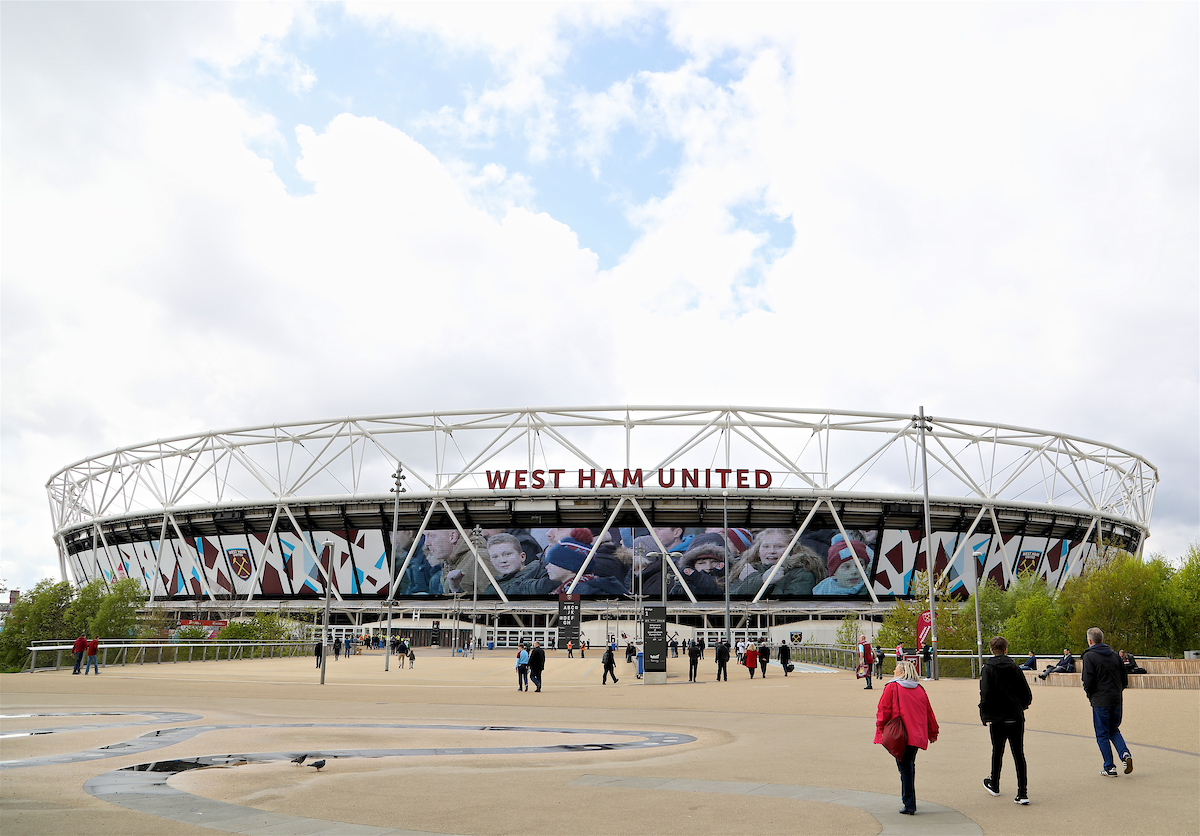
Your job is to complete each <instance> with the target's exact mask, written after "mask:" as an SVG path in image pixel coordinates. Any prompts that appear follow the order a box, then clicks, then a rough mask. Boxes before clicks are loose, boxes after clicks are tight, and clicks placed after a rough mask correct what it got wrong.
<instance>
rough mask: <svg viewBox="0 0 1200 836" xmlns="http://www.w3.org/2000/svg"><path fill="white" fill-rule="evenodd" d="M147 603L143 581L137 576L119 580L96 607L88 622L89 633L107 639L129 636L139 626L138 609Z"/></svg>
mask: <svg viewBox="0 0 1200 836" xmlns="http://www.w3.org/2000/svg"><path fill="white" fill-rule="evenodd" d="M89 586H90V584H89ZM145 603H146V595H145V594H144V593H143V592H142V583H141V581H139V580H138V579H136V578H125V579H124V580H119V581H117V582H116V583H115V584H113V586H112V591H111V592H109V593H108V594H107V595H105V596H104V598H103V599H102V600H101V601H100V606H99V607H97V608H96V613H95V615H93V616H92V620H91V621H90V622H89V624H88V635H91V636H101V637H103V638H106V639H127V638H129V637H130V636H132V635H133V633H134V630H135V629H136V628H137V623H138V615H137V614H138V610H139V609H141V607H142V605H143V604H145Z"/></svg>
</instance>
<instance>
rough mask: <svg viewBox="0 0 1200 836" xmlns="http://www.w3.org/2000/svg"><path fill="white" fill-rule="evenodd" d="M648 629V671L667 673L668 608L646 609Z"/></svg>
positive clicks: (646, 651) (644, 651)
mask: <svg viewBox="0 0 1200 836" xmlns="http://www.w3.org/2000/svg"><path fill="white" fill-rule="evenodd" d="M644 624H645V627H646V634H645V635H646V645H645V647H644V648H643V651H642V652H643V653H644V654H645V659H644V661H645V664H646V671H647V672H649V673H666V671H667V608H666V607H663V606H657V607H646V615H645V621H644Z"/></svg>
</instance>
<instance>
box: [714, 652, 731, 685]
mask: <svg viewBox="0 0 1200 836" xmlns="http://www.w3.org/2000/svg"><path fill="white" fill-rule="evenodd" d="M716 658H717V682H720V681H721V678H722V677H724V678H725V681H726V682H728V681H729V645H728V644H727V643H726V642H721V643H720V644H718V645H717V654H716Z"/></svg>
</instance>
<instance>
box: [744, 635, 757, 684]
mask: <svg viewBox="0 0 1200 836" xmlns="http://www.w3.org/2000/svg"><path fill="white" fill-rule="evenodd" d="M746 667H748V668H749V669H750V678H751V679H754V671H756V670H757V669H758V645H756V644H754V643H753V642H751V643H750V644H748V645H746Z"/></svg>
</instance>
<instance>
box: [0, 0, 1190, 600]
mask: <svg viewBox="0 0 1200 836" xmlns="http://www.w3.org/2000/svg"><path fill="white" fill-rule="evenodd" d="M1197 10H1198V7H1197V5H1196V4H1194V3H1132V4H1122V3H1096V4H1086V3H1071V4H1066V3H998V4H989V3H962V4H940V3H930V4H925V3H917V4H913V3H900V2H897V3H885V4H873V3H829V4H826V3H801V4H766V5H755V4H748V3H738V4H733V3H707V4H700V5H689V4H667V5H655V4H588V5H556V4H550V3H536V4H513V3H487V4H472V3H434V4H421V3H406V4H376V3H344V4H340V3H327V4H312V5H301V4H266V3H250V4H245V5H242V4H226V3H187V2H179V3H158V4H150V3H131V4H126V3H115V2H114V3H81V4H73V3H54V2H41V3H24V2H21V3H17V2H4V3H2V4H0V24H2V25H0V39H2V42H0V177H2V188H0V211H2V215H0V246H2V249H0V252H2V255H0V315H2V323H0V328H2V331H0V340H2V354H0V364H2V365H0V441H2V459H0V491H2V507H0V578H2V579H4V580H6V581H7V583H8V585H9V586H10V587H12V588H22V589H28V588H29V587H31V586H32V585H33V584H34V583H36V582H37V580H39V579H41V578H44V577H56V576H57V574H58V561H57V557H56V554H55V548H54V543H53V540H52V529H51V521H50V515H49V511H48V503H47V500H46V495H45V488H44V485H45V483H46V481H47V480H48V479H49V477H50V476H51V475H52V474H53V473H54V472H56V471H57V470H59V469H60V468H62V467H63V466H65V465H67V464H70V463H72V462H74V461H76V460H78V459H81V458H83V457H85V456H88V455H93V454H97V453H101V452H104V451H107V450H109V449H112V448H114V447H118V446H123V445H128V444H134V443H138V442H143V441H147V440H151V439H155V438H165V437H170V436H175V435H180V434H186V433H197V432H203V431H206V430H216V429H222V428H226V427H235V426H246V425H252V424H269V423H273V422H283V421H293V420H306V419H317V418H323V417H328V416H331V415H354V414H380V413H389V412H415V411H422V410H434V409H456V408H470V407H480V408H497V407H521V406H534V407H542V406H547V407H548V406H564V405H601V404H734V405H765V406H775V407H816V408H834V409H851V410H865V411H881V412H897V413H903V414H911V413H913V412H915V411H916V409H917V407H918V406H924V407H925V410H926V412H927V413H928V414H930V415H934V416H938V415H941V416H946V417H954V418H962V419H972V420H983V421H997V422H1003V423H1008V424H1016V425H1020V426H1028V427H1037V428H1041V429H1046V430H1052V431H1058V432H1064V433H1069V434H1073V435H1077V436H1082V437H1085V438H1091V439H1096V440H1100V441H1103V442H1106V443H1109V444H1112V445H1115V446H1119V447H1122V448H1125V449H1129V450H1132V451H1134V452H1135V453H1138V454H1140V455H1142V456H1144V457H1146V458H1147V459H1148V460H1149V461H1150V462H1151V463H1153V464H1154V465H1156V466H1157V467H1158V469H1159V473H1160V477H1161V484H1160V485H1159V490H1158V494H1157V501H1156V505H1155V511H1154V518H1153V522H1152V526H1151V538H1150V540H1149V541H1148V544H1147V549H1148V551H1150V552H1159V553H1162V554H1165V555H1167V556H1169V557H1173V558H1178V557H1180V556H1182V554H1183V552H1184V551H1185V549H1186V548H1187V547H1188V545H1189V544H1190V543H1195V542H1197V541H1200V256H1198V253H1200V234H1198V230H1200V211H1198V209H1200V195H1198V183H1200V166H1198V156H1200V154H1198V151H1197V149H1198V148H1200V93H1198V82H1197V79H1198V78H1200V48H1198V46H1200V39H1198V35H1197V32H1198V29H1200V27H1198V19H1197V18H1198V12H1197Z"/></svg>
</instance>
